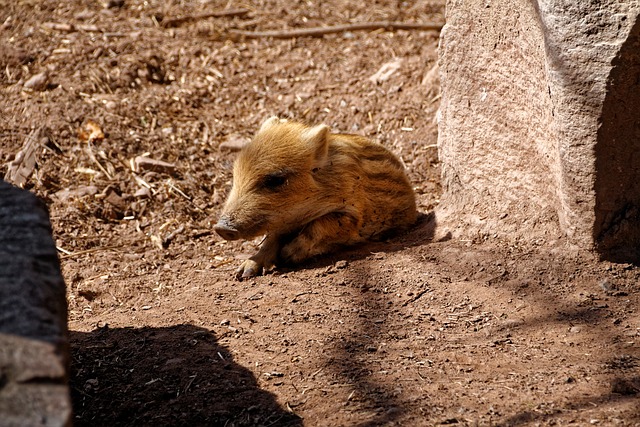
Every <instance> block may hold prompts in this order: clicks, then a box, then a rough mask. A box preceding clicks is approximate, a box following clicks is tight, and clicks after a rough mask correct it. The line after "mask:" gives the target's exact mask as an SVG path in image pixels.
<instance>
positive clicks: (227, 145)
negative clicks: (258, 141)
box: [220, 133, 250, 151]
mask: <svg viewBox="0 0 640 427" xmlns="http://www.w3.org/2000/svg"><path fill="white" fill-rule="evenodd" d="M249 141H250V140H249V138H246V137H244V136H241V135H239V134H237V133H232V134H231V135H229V136H228V137H227V139H226V141H224V142H222V143H221V144H220V149H221V150H228V151H240V150H241V149H242V147H244V146H245V145H247V144H248V143H249Z"/></svg>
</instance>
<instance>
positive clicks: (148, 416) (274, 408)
mask: <svg viewBox="0 0 640 427" xmlns="http://www.w3.org/2000/svg"><path fill="white" fill-rule="evenodd" d="M70 340H71V353H72V365H71V378H70V383H71V394H72V400H73V409H74V413H75V419H74V425H75V426H83V425H86V426H89V425H90V426H104V425H118V426H137V425H154V426H195V425H207V426H228V427H232V426H273V425H277V426H301V425H302V420H301V419H300V418H299V417H298V416H296V415H294V414H292V413H290V412H288V411H286V410H285V409H283V408H282V407H280V406H279V405H278V403H277V402H276V400H275V397H274V396H273V395H272V394H271V393H269V392H266V391H264V390H261V389H260V388H259V387H258V385H257V382H256V378H255V377H254V376H253V374H252V373H251V372H250V371H249V370H247V369H246V368H244V367H242V366H240V365H238V364H236V363H234V361H233V358H232V356H231V354H230V353H229V351H228V350H227V349H226V348H225V347H223V346H221V345H220V344H218V342H217V339H216V337H215V335H214V334H213V333H211V332H210V331H208V330H206V329H202V328H198V327H195V326H192V325H177V326H172V327H166V328H118V329H111V328H109V327H103V328H98V329H96V330H94V331H92V332H89V333H81V332H71V333H70ZM96 343H99V344H96Z"/></svg>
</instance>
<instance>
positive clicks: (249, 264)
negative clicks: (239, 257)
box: [236, 235, 280, 280]
mask: <svg viewBox="0 0 640 427" xmlns="http://www.w3.org/2000/svg"><path fill="white" fill-rule="evenodd" d="M279 249H280V242H279V238H278V237H277V236H272V235H267V237H266V238H265V240H264V242H262V246H260V249H259V250H258V252H257V253H256V254H255V255H254V256H252V257H251V258H249V259H247V260H245V261H244V262H243V263H242V264H240V267H239V268H238V270H236V278H237V279H238V280H242V279H246V278H249V277H254V276H260V275H261V274H262V272H263V271H264V269H265V268H269V267H271V266H273V265H274V264H275V262H276V258H277V256H278V251H279Z"/></svg>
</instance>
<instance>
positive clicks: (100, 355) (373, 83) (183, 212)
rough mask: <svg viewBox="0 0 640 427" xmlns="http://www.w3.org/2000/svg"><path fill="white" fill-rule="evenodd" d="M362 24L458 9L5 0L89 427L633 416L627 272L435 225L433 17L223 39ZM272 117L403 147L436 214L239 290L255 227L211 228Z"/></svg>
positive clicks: (590, 258)
mask: <svg viewBox="0 0 640 427" xmlns="http://www.w3.org/2000/svg"><path fill="white" fill-rule="evenodd" d="M221 10H227V12H229V11H230V10H231V11H232V12H229V13H228V15H227V16H213V15H215V14H214V12H218V11H221ZM182 18H185V19H182ZM370 21H397V22H414V23H415V22H421V23H424V22H443V21H444V2H442V1H420V0H418V1H415V2H400V1H391V0H375V1H372V2H346V1H339V0H327V1H322V2H319V1H312V0H308V1H295V2H287V1H284V0H268V1H267V0H262V1H253V2H246V3H236V2H233V1H228V2H227V1H219V0H211V1H207V0H200V1H189V0H185V1H177V0H174V1H169V2H160V1H155V0H147V1H143V0H104V1H103V2H102V1H91V2H86V1H80V0H71V1H68V2H53V1H41V0H17V1H13V2H8V1H5V2H3V3H2V7H1V8H0V88H1V91H2V95H1V96H0V159H1V161H2V163H3V165H5V168H4V170H6V165H8V164H9V163H10V162H12V161H14V160H15V158H16V155H17V153H18V152H19V151H20V149H21V147H22V146H23V144H24V143H25V141H27V140H28V139H29V138H28V136H29V135H30V134H31V135H33V136H34V141H35V142H37V144H38V145H37V149H36V150H35V152H34V153H35V154H34V156H35V157H34V158H35V160H36V165H35V169H34V170H33V172H32V174H31V176H30V178H29V179H28V181H27V182H26V184H25V187H26V188H29V189H30V190H32V191H34V192H35V193H36V194H38V195H39V196H40V197H41V198H42V199H43V200H45V201H46V203H47V204H48V206H49V209H50V212H51V218H52V223H53V227H54V233H55V239H56V242H57V245H58V247H59V251H60V258H61V263H62V269H63V274H64V277H65V280H66V283H67V286H68V301H69V328H70V338H71V352H72V360H71V379H70V381H71V390H72V399H73V406H74V412H75V414H74V420H75V425H78V426H102V425H128V426H142V425H156V426H196V425H210V426H301V425H307V426H381V425H400V426H432V425H479V426H488V425H493V426H519V425H545V426H546V425H607V426H608V425H621V426H634V425H636V426H637V425H640V401H639V399H638V397H639V396H640V394H639V393H640V314H639V312H638V303H639V298H638V295H637V293H636V292H635V290H636V288H637V286H638V285H637V283H638V279H639V278H640V271H639V270H638V268H637V267H636V266H635V265H629V264H612V263H608V262H601V261H598V259H597V257H595V256H594V255H591V254H578V253H576V252H574V251H573V250H572V249H571V248H570V247H568V245H567V244H566V243H565V242H563V241H562V239H559V240H558V241H557V242H555V243H553V244H551V245H547V246H540V245H538V244H536V242H501V241H496V240H494V239H492V238H491V236H472V237H471V238H469V239H448V240H447V239H440V240H438V241H436V240H435V239H433V236H434V226H433V221H432V219H433V215H432V211H433V209H434V207H436V206H437V204H438V201H439V200H438V198H439V194H440V191H441V190H440V184H439V167H438V160H437V147H436V144H437V126H436V122H435V116H436V111H437V109H438V100H439V96H438V94H439V88H438V81H437V79H435V78H434V71H433V66H434V65H435V61H436V58H437V54H436V49H437V44H438V32H437V31H422V30H416V29H413V30H408V31H405V30H397V31H387V30H373V29H370V30H365V31H360V30H358V31H356V30H354V31H347V32H342V33H337V34H328V35H325V36H323V37H319V38H318V37H316V38H312V37H297V38H291V37H289V38H283V39H273V38H257V39H252V38H243V37H241V36H239V35H238V33H237V32H233V31H232V30H243V31H261V30H291V29H294V28H309V27H317V26H328V25H337V24H347V23H357V22H370ZM469 60H472V58H469ZM271 115H279V116H281V117H291V118H296V119H299V120H304V121H307V122H309V123H312V124H316V123H321V122H322V123H326V124H328V125H330V126H332V127H333V128H334V129H335V130H339V131H346V132H354V133H360V134H364V135H367V136H369V137H370V138H371V139H373V140H376V141H378V142H380V143H382V144H384V145H385V146H387V147H389V148H390V149H391V150H392V151H394V152H395V153H396V154H397V155H398V156H400V157H401V158H402V160H403V162H404V163H405V164H406V166H407V171H408V175H409V177H410V179H411V181H412V183H413V184H414V186H415V190H416V193H417V196H418V202H419V209H420V211H421V212H422V213H423V214H424V217H423V219H422V221H421V222H420V224H418V226H416V228H415V229H414V230H412V231H411V232H410V233H408V234H406V235H404V236H397V237H395V238H393V239H391V240H389V241H387V242H378V243H374V244H371V245H363V246H361V247H357V248H353V249H350V250H345V251H344V252H340V253H335V254H331V255H330V256H326V257H322V258H319V259H317V260H315V261H313V262H311V263H308V264H306V265H303V266H301V267H300V268H297V269H290V270H284V269H279V270H275V271H272V272H270V273H269V274H266V275H265V276H262V277H258V278H256V279H254V280H248V281H243V282H239V281H236V280H235V279H234V277H233V272H234V270H235V268H236V267H237V265H238V264H239V262H240V260H241V259H242V258H243V257H246V256H248V255H249V254H251V253H252V252H254V251H255V250H256V247H257V246H258V245H259V243H260V241H259V239H258V240H255V241H251V242H225V241H223V240H222V239H221V238H220V237H218V236H217V235H216V234H215V233H213V232H212V224H214V223H215V221H216V218H217V215H218V213H219V211H220V209H221V205H222V203H223V202H224V199H225V196H226V194H227V192H228V191H229V188H230V184H231V181H230V180H231V165H232V162H233V159H234V156H235V151H236V148H237V146H238V145H240V144H242V143H243V142H245V141H247V140H248V139H249V138H250V137H251V135H252V134H253V132H254V131H255V130H256V129H257V127H258V126H259V124H260V123H261V122H262V120H264V119H266V118H267V117H269V116H271ZM32 132H34V133H32ZM145 157H146V158H145ZM136 159H137V160H136ZM158 161H162V162H164V163H159V162H158Z"/></svg>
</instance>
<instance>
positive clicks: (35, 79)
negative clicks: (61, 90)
mask: <svg viewBox="0 0 640 427" xmlns="http://www.w3.org/2000/svg"><path fill="white" fill-rule="evenodd" d="M47 87H49V71H48V70H44V71H42V72H40V73H38V74H34V75H33V76H31V77H30V78H29V80H27V81H26V82H24V85H23V88H25V89H29V90H35V91H39V92H41V91H43V90H46V89H47Z"/></svg>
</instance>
